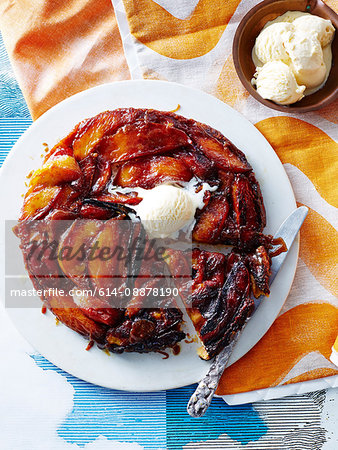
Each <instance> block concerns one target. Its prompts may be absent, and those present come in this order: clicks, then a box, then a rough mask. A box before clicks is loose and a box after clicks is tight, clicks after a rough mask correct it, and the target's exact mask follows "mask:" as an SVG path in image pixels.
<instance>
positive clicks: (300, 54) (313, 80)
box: [284, 30, 326, 88]
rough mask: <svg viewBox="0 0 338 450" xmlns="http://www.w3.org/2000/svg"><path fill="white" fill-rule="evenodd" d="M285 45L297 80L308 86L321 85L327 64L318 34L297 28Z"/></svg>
mask: <svg viewBox="0 0 338 450" xmlns="http://www.w3.org/2000/svg"><path fill="white" fill-rule="evenodd" d="M284 45H285V49H286V51H287V53H288V55H289V56H290V59H291V64H290V67H291V68H292V70H293V73H294V74H295V77H296V80H297V82H298V83H299V84H305V85H306V87H307V88H312V87H315V86H318V85H320V84H321V83H322V82H323V81H324V79H325V76H326V66H325V63H324V58H323V50H322V47H321V45H320V42H319V40H318V39H317V36H316V35H315V34H311V33H310V34H309V33H304V32H303V31H297V30H296V31H295V32H294V33H292V34H291V35H290V38H289V40H287V41H285V43H284Z"/></svg>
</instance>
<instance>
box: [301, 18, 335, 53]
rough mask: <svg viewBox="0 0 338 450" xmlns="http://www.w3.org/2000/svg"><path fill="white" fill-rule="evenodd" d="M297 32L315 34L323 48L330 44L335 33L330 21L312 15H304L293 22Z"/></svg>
mask: <svg viewBox="0 0 338 450" xmlns="http://www.w3.org/2000/svg"><path fill="white" fill-rule="evenodd" d="M293 25H294V27H295V28H296V30H299V31H303V32H304V33H314V34H316V35H317V38H318V40H319V42H320V44H321V46H322V47H325V46H326V45H328V44H330V42H331V41H332V39H333V35H334V32H335V29H334V26H333V25H332V23H331V21H330V20H326V19H323V18H322V17H318V16H313V15H312V14H303V15H302V16H299V17H297V18H296V19H295V20H294V21H293Z"/></svg>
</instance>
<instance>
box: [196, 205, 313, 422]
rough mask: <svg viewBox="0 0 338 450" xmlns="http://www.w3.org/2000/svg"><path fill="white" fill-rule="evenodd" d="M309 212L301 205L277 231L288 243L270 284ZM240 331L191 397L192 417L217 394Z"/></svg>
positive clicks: (277, 258)
mask: <svg viewBox="0 0 338 450" xmlns="http://www.w3.org/2000/svg"><path fill="white" fill-rule="evenodd" d="M307 213H308V208H306V206H300V207H299V208H297V209H296V210H295V211H293V212H292V213H291V214H290V215H289V217H288V218H287V219H286V220H285V221H284V222H283V223H282V225H281V226H280V227H279V229H278V231H277V232H276V233H275V235H274V238H275V239H277V238H282V239H283V240H284V242H285V244H286V247H287V251H286V252H283V253H280V254H279V255H278V256H275V257H274V258H273V259H272V263H271V276H270V286H271V284H272V282H273V280H274V279H275V277H276V275H277V273H278V271H279V270H280V268H281V267H282V265H283V263H284V261H285V258H286V256H287V254H288V253H289V250H290V248H291V246H292V244H293V242H294V240H295V238H296V236H297V234H298V231H299V230H300V228H301V226H302V224H303V222H304V220H305V218H306V216H307ZM264 298H265V296H264V295H261V296H260V297H259V298H258V299H255V311H256V310H257V308H258V306H259V305H260V303H261V302H262V300H263V299H264ZM245 325H246V324H245ZM245 325H244V326H243V328H242V329H241V330H240V331H238V332H237V333H236V334H235V335H234V336H233V338H232V341H231V342H230V344H229V345H228V346H227V347H225V348H224V349H223V350H222V351H221V352H220V353H219V354H218V355H217V356H216V357H215V358H214V361H213V362H212V364H211V366H210V368H209V370H208V372H207V374H206V375H205V377H204V378H203V379H202V380H201V381H200V382H199V384H198V386H197V388H196V390H195V392H194V393H193V395H192V396H191V397H190V400H189V402H188V405H187V411H188V413H189V415H190V416H192V417H202V416H203V415H204V413H205V412H206V410H207V409H208V407H209V405H210V403H211V400H212V398H213V396H214V394H215V391H216V389H217V386H218V383H219V380H220V378H221V376H222V374H223V372H224V370H225V368H226V366H227V363H228V361H229V358H230V356H231V354H232V351H233V349H234V347H235V345H236V343H237V341H238V338H239V337H240V335H241V333H242V331H243V330H244V328H245Z"/></svg>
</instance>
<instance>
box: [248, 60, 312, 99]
mask: <svg viewBox="0 0 338 450" xmlns="http://www.w3.org/2000/svg"><path fill="white" fill-rule="evenodd" d="M255 84H256V88H257V92H258V94H259V95H260V96H261V97H263V98H266V99H269V100H272V101H274V102H276V103H280V104H281V105H290V104H291V103H295V102H297V101H298V100H300V99H302V98H303V97H304V91H305V86H299V85H298V84H297V81H296V78H295V76H294V74H293V73H292V70H291V69H290V67H289V66H287V65H286V64H285V63H283V62H282V61H271V62H268V63H266V64H264V66H263V67H259V68H258V69H257V74H256V81H255Z"/></svg>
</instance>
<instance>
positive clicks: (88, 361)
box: [0, 80, 298, 391]
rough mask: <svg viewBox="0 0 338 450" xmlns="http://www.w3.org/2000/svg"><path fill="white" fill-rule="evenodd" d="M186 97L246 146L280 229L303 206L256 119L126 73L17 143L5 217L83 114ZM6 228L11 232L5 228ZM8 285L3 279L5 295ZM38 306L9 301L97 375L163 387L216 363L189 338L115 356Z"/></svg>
mask: <svg viewBox="0 0 338 450" xmlns="http://www.w3.org/2000/svg"><path fill="white" fill-rule="evenodd" d="M178 104H180V105H181V108H180V110H179V111H178V113H179V114H181V115H183V116H186V117H189V118H193V119H195V120H198V121H200V122H204V123H206V124H208V125H210V126H212V127H214V128H216V129H217V130H220V131H221V132H222V133H223V134H224V135H225V136H226V137H228V138H229V139H230V140H231V141H232V142H233V143H234V144H235V145H236V146H237V147H238V148H240V149H241V150H242V151H243V152H244V153H245V154H246V156H247V158H248V160H249V162H250V164H251V165H252V167H253V169H254V171H255V174H256V177H257V179H258V181H259V183H260V186H261V189H262V193H263V198H264V203H265V207H266V211H267V226H266V229H265V232H266V233H270V234H273V233H274V232H275V231H276V230H277V228H278V227H279V225H280V224H281V223H282V222H283V221H284V219H285V218H286V217H287V216H288V215H289V214H290V213H291V212H292V211H293V210H294V209H295V208H296V202H295V198H294V195H293V191H292V188H291V185H290V182H289V180H288V177H287V175H286V173H285V171H284V169H283V166H282V164H281V162H280V161H279V159H278V157H277V156H276V154H275V152H274V151H273V149H272V148H271V146H270V145H269V143H268V142H267V141H266V139H265V138H264V137H263V136H262V135H261V134H260V133H259V131H258V130H257V129H256V128H255V127H254V126H253V125H252V124H251V123H250V122H248V121H247V120H246V119H245V118H244V117H243V116H242V115H240V114H239V113H238V112H236V111H234V110H233V109H232V108H230V107H229V106H227V105H226V104H224V103H223V102H221V101H219V100H217V99H216V98H214V97H212V96H210V95H208V94H206V93H204V92H202V91H198V90H196V89H192V88H188V87H186V86H183V85H179V84H176V83H168V82H162V81H143V80H140V81H123V82H118V83H110V84H105V85H102V86H98V87H95V88H93V89H89V90H87V91H84V92H81V93H79V94H76V95H74V96H73V97H70V98H68V99H67V100H64V101H63V102H61V103H59V104H58V105H56V106H55V107H53V108H52V109H50V110H49V111H48V112H47V113H45V114H44V115H43V116H42V117H40V118H39V119H38V120H37V121H36V122H34V123H33V125H32V126H31V127H30V128H29V129H28V130H27V131H26V132H25V133H24V135H23V136H22V137H21V138H20V139H19V141H18V142H17V143H16V145H15V146H14V147H13V149H12V150H11V152H10V153H9V155H8V157H7V159H6V161H5V163H4V165H3V168H2V170H1V176H0V191H1V192H2V195H1V199H0V210H1V212H2V215H3V218H4V219H16V218H17V217H18V215H19V211H20V208H21V205H22V194H23V193H24V192H25V191H26V190H27V188H26V187H25V181H26V176H27V174H28V173H29V172H30V171H31V170H32V169H36V168H38V167H39V166H40V165H41V154H42V153H43V143H44V142H47V144H48V146H49V148H51V147H52V146H53V145H54V144H55V143H56V142H58V141H59V140H60V139H61V138H62V137H64V136H65V135H67V134H68V132H69V131H70V130H71V129H72V127H73V126H74V125H75V124H77V123H78V122H79V121H80V120H82V119H85V118H88V117H91V116H93V115H95V114H98V113H100V112H102V111H105V110H108V109H111V110H112V109H115V108H121V107H136V108H153V109H159V110H166V111H168V110H173V109H175V108H176V107H177V105H178ZM4 193H5V195H3V194H4ZM2 226H4V224H3V223H2ZM1 236H2V237H1V239H2V240H3V236H4V233H3V232H2V234H1ZM2 243H3V242H2ZM1 253H2V255H3V254H4V252H3V251H2V252H1ZM297 258H298V242H296V243H295V245H294V246H293V247H292V249H291V251H290V252H289V255H288V256H287V259H286V261H285V264H284V266H283V267H282V269H281V270H280V273H279V274H278V276H277V278H276V279H275V281H274V283H273V286H272V288H271V295H270V297H269V298H267V299H265V300H264V301H263V302H262V304H261V305H260V307H259V308H258V310H257V311H256V313H255V314H254V316H253V317H252V319H251V320H250V321H249V323H248V325H247V327H246V328H245V330H244V332H243V334H242V335H241V337H240V340H239V341H238V344H237V345H236V348H235V350H234V352H233V355H232V357H231V361H230V362H231V363H234V362H235V361H236V360H238V359H239V358H241V357H242V356H243V355H244V354H245V353H247V352H248V351H249V350H250V349H251V348H252V347H253V346H254V345H255V344H256V343H257V342H258V341H259V340H260V339H261V337H262V336H263V335H264V334H265V333H266V331H267V330H268V329H269V327H270V326H271V324H272V323H273V321H274V320H275V318H276V317H277V315H278V313H279V311H280V309H281V308H282V306H283V303H284V301H285V299H286V297H287V295H288V292H289V290H290V287H291V284H292V281H293V277H294V274H295V270H296V265H297ZM3 259H4V258H2V261H1V274H2V275H3V277H2V279H3V280H4V270H5V269H4V260H3ZM23 283H24V281H23ZM29 283H30V282H29ZM18 284H19V282H18ZM18 288H19V286H18ZM4 292H5V288H4V283H2V293H3V295H2V298H3V299H4ZM38 306H39V307H37V308H8V307H7V312H8V314H9V315H10V317H11V318H12V320H13V322H14V323H15V325H16V326H17V328H18V329H19V330H20V331H21V333H22V334H23V336H24V337H25V338H26V339H27V340H28V341H29V342H30V343H31V344H32V345H33V346H34V347H35V348H36V350H37V351H38V352H40V353H41V354H42V355H43V356H45V357H46V358H47V359H48V360H49V361H51V362H52V363H53V364H55V365H57V366H58V367H60V368H62V369H63V370H65V371H67V372H69V373H71V374H73V375H75V376H76V377H79V378H82V379H84V380H86V381H89V382H91V383H94V384H98V385H101V386H105V387H109V388H114V389H122V390H129V391H156V390H161V389H170V388H177V387H181V386H185V385H188V384H191V383H194V382H197V381H198V380H200V379H201V378H202V377H203V375H204V374H205V373H206V371H207V370H208V367H209V364H210V363H209V362H206V361H202V360H201V359H200V358H199V357H198V356H197V354H196V349H197V348H198V346H199V345H198V343H192V344H188V343H185V342H182V343H181V352H180V353H179V355H173V354H171V351H169V352H168V353H169V354H170V356H169V358H168V359H163V355H161V354H159V353H150V354H136V353H135V354H133V353H130V354H127V353H125V354H122V355H115V354H111V355H110V356H109V355H107V354H106V353H104V352H103V351H101V350H99V349H97V348H96V347H93V348H92V349H91V350H90V351H86V350H85V347H86V341H85V340H84V339H83V338H82V337H81V336H80V335H78V334H77V333H75V332H74V331H72V330H70V329H68V328H67V327H65V326H64V325H62V324H60V325H58V326H56V325H55V318H54V316H53V315H52V314H51V313H50V312H47V314H45V315H43V314H41V312H40V311H41V309H40V308H41V302H40V303H39V305H38ZM191 334H194V332H193V331H191Z"/></svg>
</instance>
